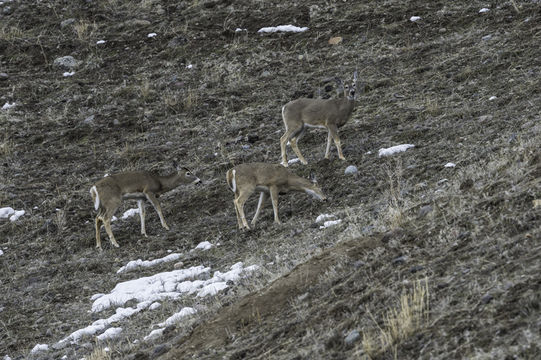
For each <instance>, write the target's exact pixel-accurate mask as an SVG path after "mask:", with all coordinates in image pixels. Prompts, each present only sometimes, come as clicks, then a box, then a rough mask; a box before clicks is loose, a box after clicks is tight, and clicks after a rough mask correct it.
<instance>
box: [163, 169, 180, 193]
mask: <svg viewBox="0 0 541 360" xmlns="http://www.w3.org/2000/svg"><path fill="white" fill-rule="evenodd" d="M159 179H160V183H161V185H162V192H167V191H169V190H173V189H174V188H176V187H177V186H179V185H180V184H181V182H182V181H181V180H182V175H181V174H179V173H173V174H171V175H165V176H160V177H159Z"/></svg>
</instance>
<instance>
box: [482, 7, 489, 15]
mask: <svg viewBox="0 0 541 360" xmlns="http://www.w3.org/2000/svg"><path fill="white" fill-rule="evenodd" d="M489 11H490V9H487V8H482V9H481V10H479V14H483V13H486V12H489Z"/></svg>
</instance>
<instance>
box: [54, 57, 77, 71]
mask: <svg viewBox="0 0 541 360" xmlns="http://www.w3.org/2000/svg"><path fill="white" fill-rule="evenodd" d="M79 63H80V61H77V60H75V58H74V57H73V56H69V55H68V56H62V57H59V58H56V59H55V60H54V62H53V66H56V67H61V68H67V69H70V70H71V69H75V68H76V67H77V66H79Z"/></svg>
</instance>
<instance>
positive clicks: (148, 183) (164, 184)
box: [90, 169, 200, 249]
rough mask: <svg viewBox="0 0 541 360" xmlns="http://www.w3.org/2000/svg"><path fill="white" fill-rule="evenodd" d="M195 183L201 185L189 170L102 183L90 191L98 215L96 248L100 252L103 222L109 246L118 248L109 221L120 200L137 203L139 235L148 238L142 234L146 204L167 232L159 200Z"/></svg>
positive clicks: (128, 174)
mask: <svg viewBox="0 0 541 360" xmlns="http://www.w3.org/2000/svg"><path fill="white" fill-rule="evenodd" d="M198 182H200V179H199V178H198V177H197V176H195V175H193V174H192V173H191V172H190V171H189V170H188V169H183V170H181V171H178V172H175V173H173V174H170V175H166V176H160V175H156V174H154V173H151V172H148V171H130V172H123V173H119V174H115V175H110V176H106V177H105V178H103V179H101V180H100V181H98V182H97V183H96V184H94V186H92V187H91V188H90V194H91V195H92V201H93V202H94V208H95V209H96V210H97V211H98V215H97V216H96V220H95V227H96V247H97V248H98V249H101V238H100V227H101V226H100V222H103V225H104V226H105V231H106V232H107V235H109V240H110V241H111V244H113V246H115V247H118V246H119V245H118V243H117V242H116V240H115V237H114V235H113V231H112V230H111V219H112V217H113V214H114V213H115V211H116V209H117V208H118V207H119V206H120V204H121V203H122V201H123V200H127V199H133V200H137V205H138V207H139V217H140V218H141V234H142V235H144V236H147V233H146V230H145V200H148V201H150V203H151V204H152V205H153V206H154V209H156V212H157V213H158V216H159V217H160V221H161V223H162V226H163V227H164V228H166V229H167V230H169V226H167V223H166V222H165V219H164V217H163V214H162V208H161V206H160V203H159V202H158V197H159V196H160V195H162V194H163V193H166V192H168V191H171V190H173V189H174V188H176V187H178V186H179V185H182V184H191V183H198Z"/></svg>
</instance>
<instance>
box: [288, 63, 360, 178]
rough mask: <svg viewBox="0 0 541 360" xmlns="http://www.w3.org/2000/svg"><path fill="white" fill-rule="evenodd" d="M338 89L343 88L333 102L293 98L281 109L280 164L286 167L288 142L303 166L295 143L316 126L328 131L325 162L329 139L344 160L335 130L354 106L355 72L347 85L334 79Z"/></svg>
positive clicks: (329, 145) (303, 159)
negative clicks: (284, 129)
mask: <svg viewBox="0 0 541 360" xmlns="http://www.w3.org/2000/svg"><path fill="white" fill-rule="evenodd" d="M335 80H336V81H337V82H338V85H339V87H340V88H343V89H344V97H343V98H336V99H307V98H302V99H297V100H293V101H290V102H288V103H287V104H285V105H284V106H283V107H282V118H283V120H284V125H285V127H286V132H285V133H284V135H282V137H281V138H280V149H281V152H282V165H283V166H285V167H287V165H288V163H287V153H286V144H287V142H288V141H289V143H290V144H291V148H292V149H293V151H294V152H295V154H297V157H298V158H299V160H300V161H301V163H303V164H304V165H306V164H307V163H308V162H307V161H306V159H305V158H304V156H302V154H301V152H300V150H299V148H298V146H297V140H299V139H300V138H301V137H302V135H303V134H304V131H305V130H306V127H319V128H324V129H327V130H328V136H327V149H326V151H325V159H328V158H329V151H330V149H331V138H332V139H333V140H334V144H335V145H336V149H337V150H338V157H339V158H340V159H341V160H346V158H345V157H344V155H343V154H342V146H341V145H340V138H339V137H338V128H340V127H342V126H344V124H345V123H346V122H347V121H348V119H349V118H350V116H351V113H352V112H353V108H354V107H355V100H356V93H355V91H356V88H357V71H355V72H354V73H353V82H352V84H351V86H347V85H346V86H344V85H343V83H342V80H340V79H339V78H336V79H335Z"/></svg>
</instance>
